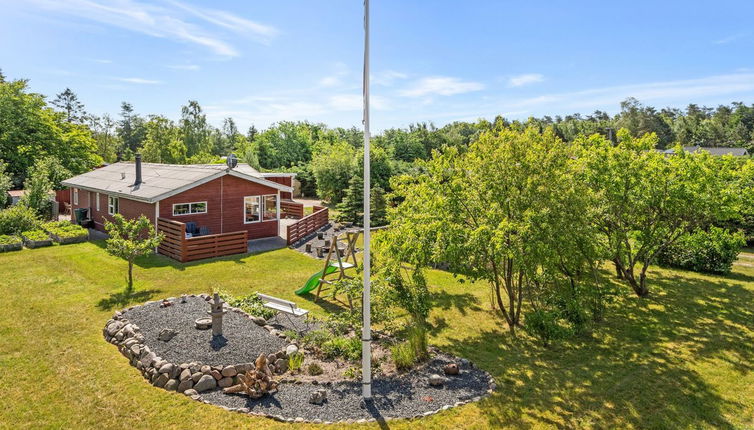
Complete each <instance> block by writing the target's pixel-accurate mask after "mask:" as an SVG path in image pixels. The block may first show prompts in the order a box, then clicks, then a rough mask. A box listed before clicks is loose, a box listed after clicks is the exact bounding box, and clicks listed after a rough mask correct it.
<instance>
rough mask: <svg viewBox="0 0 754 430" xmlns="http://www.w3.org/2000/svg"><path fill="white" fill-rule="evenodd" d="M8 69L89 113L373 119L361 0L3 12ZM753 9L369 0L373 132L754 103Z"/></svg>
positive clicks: (131, 2) (51, 4) (2, 54)
mask: <svg viewBox="0 0 754 430" xmlns="http://www.w3.org/2000/svg"><path fill="white" fill-rule="evenodd" d="M0 10H2V14H0V68H2V69H3V72H4V73H5V74H6V75H7V76H8V77H10V78H28V79H30V80H31V88H32V89H33V90H34V91H36V92H40V93H42V94H45V95H48V96H53V95H54V94H55V93H57V92H60V91H61V90H62V89H64V88H65V87H70V88H72V89H73V90H74V91H75V92H76V93H77V94H78V95H79V97H80V99H81V100H82V101H83V102H84V103H85V104H86V107H87V109H88V110H89V111H91V112H94V113H97V114H101V113H104V112H110V113H111V114H117V112H118V111H119V106H120V102H121V101H124V100H125V101H129V102H131V103H132V104H133V105H134V107H135V109H136V110H137V111H138V112H140V113H142V114H150V113H155V114H163V115H166V116H168V117H170V118H173V119H176V118H178V116H179V115H180V106H181V105H182V104H185V103H186V101H187V100H189V99H195V100H198V101H199V102H200V104H201V105H202V106H203V107H204V108H205V110H206V113H207V115H208V118H209V120H210V121H211V122H212V123H213V124H215V125H220V124H221V123H222V119H223V118H224V117H227V116H231V117H233V118H234V119H236V122H237V123H238V124H239V126H240V128H241V129H242V130H245V129H246V128H247V127H248V126H249V125H251V124H252V123H253V124H255V125H256V126H257V127H258V128H264V127H266V126H268V125H269V124H270V123H272V122H275V121H280V120H304V119H306V120H310V121H316V122H320V121H321V122H325V123H327V124H329V125H331V126H352V125H354V126H360V124H361V112H360V103H361V98H360V97H361V61H362V43H363V42H362V37H363V33H362V2H361V1H360V0H350V1H345V0H296V1H293V0H289V1H284V0H278V1H212V2H210V1H204V2H199V1H192V2H189V1H178V0H155V1H146V0H116V1H106V0H65V1H58V0H25V1H12V0H0ZM752 16H754V2H752V1H748V0H747V1H724V0H720V1H716V2H702V1H699V2H694V1H675V2H674V1H631V2H627V1H626V2H611V1H604V0H603V1H547V2H533V1H528V2H512V1H503V0H497V1H482V0H467V1H449V0H434V1H430V0H412V1H398V0H372V84H373V85H372V101H373V104H372V121H373V126H374V127H375V128H376V129H377V130H380V129H384V128H387V127H400V126H406V125H408V124H409V123H412V122H417V121H433V122H434V123H435V124H437V125H438V126H439V125H442V124H445V123H448V122H452V121H455V120H474V119H476V118H479V117H486V118H492V117H494V116H495V115H497V114H502V115H504V116H506V117H508V118H513V119H525V118H526V117H528V116H530V115H535V116H541V115H558V114H560V115H563V114H568V113H573V112H581V113H591V112H593V111H594V110H596V109H600V110H605V111H608V112H610V113H615V112H616V111H617V110H618V109H619V102H620V101H621V100H623V99H625V98H626V97H628V96H634V97H636V98H638V99H639V100H640V101H642V102H644V103H646V104H651V105H654V106H657V107H664V106H674V107H683V106H685V105H686V104H688V103H698V104H706V105H711V106H714V105H716V104H720V103H729V102H731V101H743V102H747V103H752V102H754V55H752V54H754V25H752V21H751V17H752Z"/></svg>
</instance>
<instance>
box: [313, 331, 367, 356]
mask: <svg viewBox="0 0 754 430" xmlns="http://www.w3.org/2000/svg"><path fill="white" fill-rule="evenodd" d="M320 349H321V350H322V354H323V355H324V356H325V358H328V359H334V358H343V359H345V360H349V361H357V360H359V359H360V358H361V339H359V338H358V337H333V338H332V339H330V340H327V341H325V342H324V343H322V345H321V346H320Z"/></svg>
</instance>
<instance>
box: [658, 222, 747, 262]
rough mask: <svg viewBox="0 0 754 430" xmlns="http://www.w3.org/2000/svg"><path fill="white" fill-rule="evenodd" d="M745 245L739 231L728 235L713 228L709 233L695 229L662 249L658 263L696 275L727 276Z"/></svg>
mask: <svg viewBox="0 0 754 430" xmlns="http://www.w3.org/2000/svg"><path fill="white" fill-rule="evenodd" d="M745 244H746V240H745V238H744V235H743V233H742V232H740V231H736V232H731V231H728V230H725V229H722V228H719V227H714V226H713V227H710V228H709V229H708V230H701V229H698V230H695V231H694V232H692V233H688V234H684V235H683V236H681V237H680V238H679V239H678V240H677V241H676V242H674V243H673V244H671V245H670V246H668V247H666V248H665V249H663V250H662V251H661V252H660V254H659V256H658V262H659V263H660V264H663V265H666V266H670V267H678V268H681V269H687V270H693V271H695V272H704V273H719V274H728V273H730V272H731V270H732V269H733V262H734V261H736V259H737V258H738V253H739V252H741V247H742V246H744V245H745Z"/></svg>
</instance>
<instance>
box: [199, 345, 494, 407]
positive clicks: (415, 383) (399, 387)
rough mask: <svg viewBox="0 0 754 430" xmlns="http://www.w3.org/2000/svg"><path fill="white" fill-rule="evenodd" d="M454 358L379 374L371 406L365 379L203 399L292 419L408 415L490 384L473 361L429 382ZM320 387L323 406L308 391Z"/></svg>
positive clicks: (216, 394)
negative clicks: (440, 381)
mask: <svg viewBox="0 0 754 430" xmlns="http://www.w3.org/2000/svg"><path fill="white" fill-rule="evenodd" d="M452 361H453V362H455V360H453V358H452V357H449V356H440V357H438V358H435V359H434V360H432V361H431V362H430V363H429V364H428V365H427V366H426V367H425V368H422V369H419V370H416V371H414V372H411V373H409V374H406V375H402V376H400V377H392V378H379V377H378V378H376V379H375V380H374V381H373V383H372V384H373V385H372V396H373V405H370V406H369V407H363V406H362V401H361V383H360V382H356V381H354V382H339V383H334V384H331V385H314V384H310V383H306V384H295V383H285V384H281V385H280V387H279V389H278V392H277V393H275V394H273V395H268V396H265V397H263V398H261V399H258V400H252V399H250V398H248V397H246V396H244V395H242V394H224V393H223V392H222V391H221V390H216V391H212V392H208V393H203V394H202V399H203V400H207V401H209V402H210V403H213V404H216V405H221V406H226V407H229V408H249V410H250V411H252V412H256V413H265V414H268V415H281V416H283V417H284V418H291V419H294V418H298V417H301V418H303V419H305V420H307V421H314V420H322V421H333V422H335V421H343V420H358V419H362V418H364V419H369V418H376V419H380V418H401V417H403V418H409V417H414V416H417V415H420V414H422V413H425V412H430V411H436V410H437V409H440V408H442V407H443V406H445V405H453V404H455V403H456V402H459V401H462V402H468V401H470V400H472V399H473V398H475V397H478V396H483V395H485V393H486V392H487V390H488V388H489V379H488V375H487V374H486V373H485V372H483V371H481V370H479V369H476V368H473V367H469V366H462V367H461V374H460V375H458V376H448V377H447V378H448V382H447V383H446V384H445V385H444V386H442V387H432V386H430V385H429V384H428V382H427V379H428V377H429V375H430V374H432V373H437V374H440V375H442V374H443V372H442V367H443V365H445V364H447V363H449V362H452ZM319 388H325V389H326V390H327V401H326V402H325V403H324V404H323V405H321V406H318V405H313V404H310V403H309V402H308V400H309V395H310V394H311V393H313V392H314V391H315V390H317V389H319Z"/></svg>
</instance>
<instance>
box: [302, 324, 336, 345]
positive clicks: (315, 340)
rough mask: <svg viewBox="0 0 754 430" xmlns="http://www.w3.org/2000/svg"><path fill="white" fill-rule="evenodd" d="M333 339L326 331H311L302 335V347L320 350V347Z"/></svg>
mask: <svg viewBox="0 0 754 430" xmlns="http://www.w3.org/2000/svg"><path fill="white" fill-rule="evenodd" d="M332 338H333V335H332V333H330V332H329V331H327V330H323V329H319V330H312V331H310V332H309V333H307V334H305V335H304V339H303V342H304V345H307V346H316V347H317V348H322V345H323V344H325V343H326V342H328V341H329V340H331V339H332Z"/></svg>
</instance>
